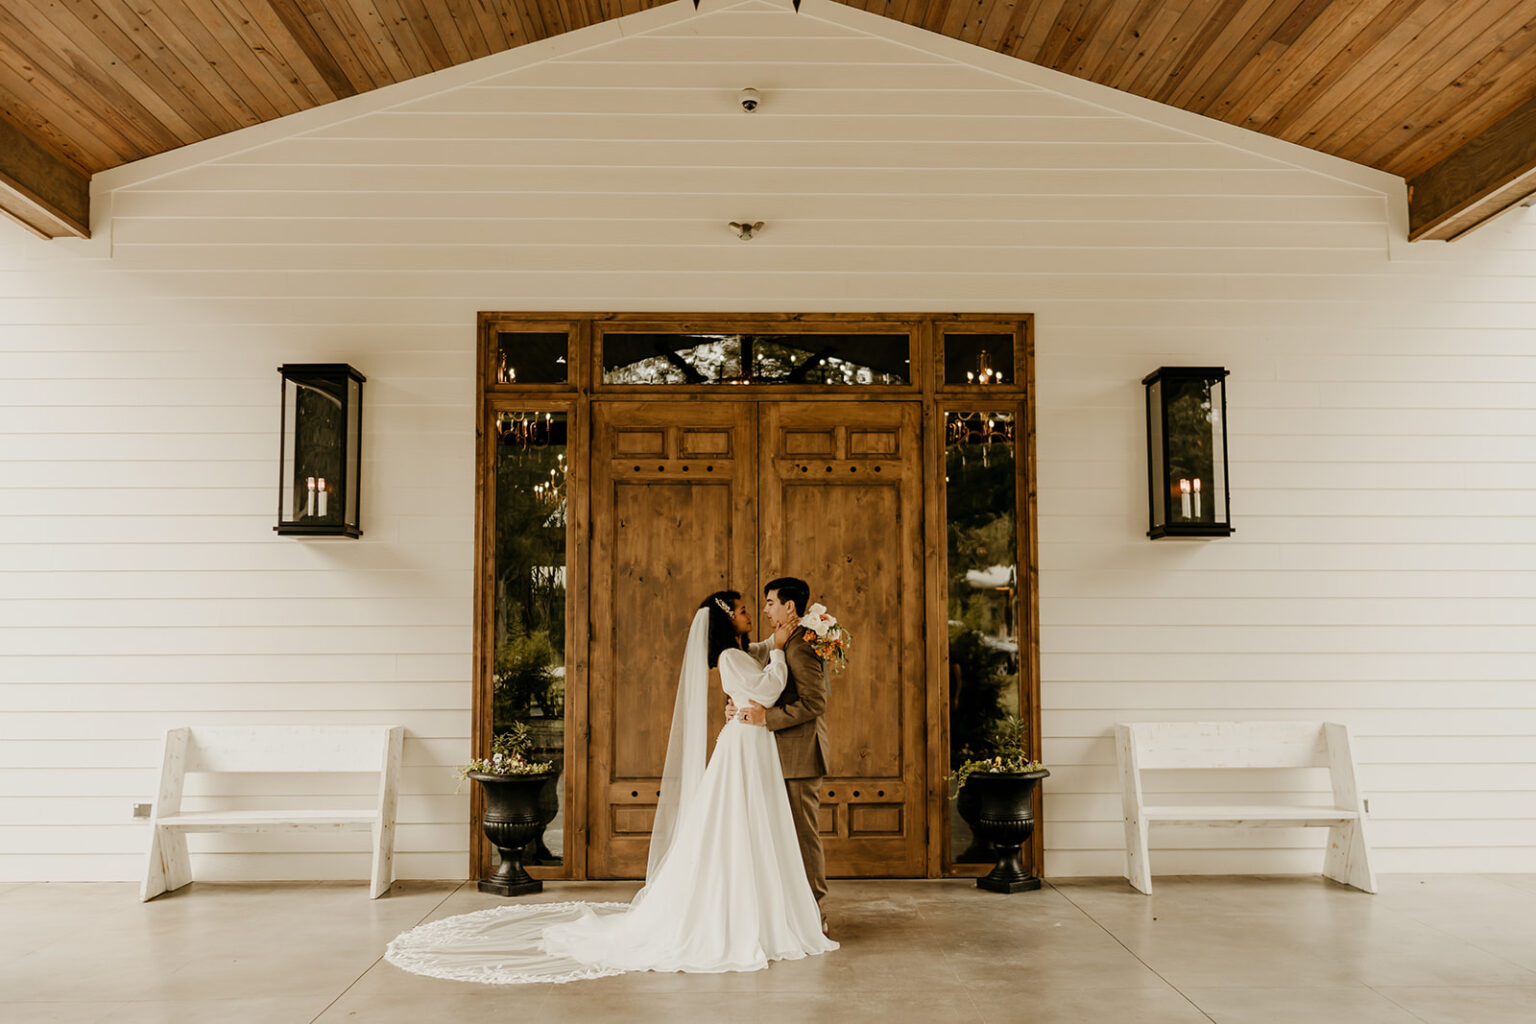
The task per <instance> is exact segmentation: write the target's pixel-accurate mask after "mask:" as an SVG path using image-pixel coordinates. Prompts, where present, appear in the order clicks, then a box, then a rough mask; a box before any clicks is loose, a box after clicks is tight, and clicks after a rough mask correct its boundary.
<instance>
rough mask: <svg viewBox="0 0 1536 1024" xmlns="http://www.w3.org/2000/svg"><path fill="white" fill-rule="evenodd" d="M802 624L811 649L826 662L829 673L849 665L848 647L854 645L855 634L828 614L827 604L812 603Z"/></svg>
mask: <svg viewBox="0 0 1536 1024" xmlns="http://www.w3.org/2000/svg"><path fill="white" fill-rule="evenodd" d="M800 625H802V626H804V627H805V629H806V631H807V634H808V635H807V636H806V638H805V639H806V642H807V643H809V644H810V645H811V650H813V651H815V652H816V656H817V657H818V658H820V659H821V660H822V661H824V662H826V665H827V672H828V673H830V674H832V675H836V674H837V673H838V672H841V671H842V670H843V669H845V668H847V667H848V648H850V647H852V646H853V634H851V633H849V632H848V630H847V628H846V627H844V626H840V625H838V622H837V619H835V618H833V617H832V616H831V615H828V614H827V606H826V605H824V604H813V605H811V606H810V608H808V609H806V612H805V614H804V615H803V616H801V617H800Z"/></svg>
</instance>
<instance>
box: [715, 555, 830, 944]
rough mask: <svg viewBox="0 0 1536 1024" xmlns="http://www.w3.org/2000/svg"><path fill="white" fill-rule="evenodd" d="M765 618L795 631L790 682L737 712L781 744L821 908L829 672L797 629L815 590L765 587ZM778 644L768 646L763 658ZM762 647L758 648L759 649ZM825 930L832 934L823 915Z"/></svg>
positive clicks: (787, 581)
mask: <svg viewBox="0 0 1536 1024" xmlns="http://www.w3.org/2000/svg"><path fill="white" fill-rule="evenodd" d="M763 595H764V602H763V615H764V617H765V618H767V620H768V625H770V626H772V627H773V628H774V630H775V631H777V630H779V629H781V628H784V627H789V628H790V629H791V630H792V631H791V632H790V634H789V639H788V640H786V641H785V642H784V661H785V662H786V664H787V665H788V668H789V683H788V685H786V686H785V687H784V693H783V694H782V695H781V696H780V697H779V700H778V703H776V704H775V705H774V706H773V707H771V708H764V707H763V706H762V705H760V704H758V703H757V702H756V701H753V702H752V703H750V704H748V705H747V706H746V707H745V708H742V709H740V710H739V711H736V709H735V708H733V707H727V709H726V711H727V713H728V714H729V713H732V712H736V713H737V714H738V716H739V717H740V718H741V720H742V721H743V722H746V723H747V724H748V725H766V726H767V727H768V728H769V729H771V730H773V734H774V737H775V739H777V740H778V743H779V761H780V762H781V763H782V764H783V766H784V788H785V789H786V790H787V791H788V792H789V811H790V814H791V815H792V816H793V817H794V819H795V835H796V837H797V838H798V839H799V840H800V859H801V860H802V861H804V863H805V875H806V878H807V879H808V880H809V881H810V883H811V893H812V894H813V895H814V896H815V897H816V905H817V906H820V905H821V900H822V897H823V896H825V895H826V894H827V860H826V855H825V854H824V853H823V852H822V848H821V832H820V829H819V828H818V825H819V821H818V819H819V817H820V814H819V810H820V804H821V780H822V777H823V776H825V775H826V774H827V720H826V719H825V718H824V717H823V715H824V714H825V712H826V710H827V672H826V667H825V666H824V665H823V664H822V662H821V659H820V658H819V657H817V656H816V652H815V651H813V650H811V645H810V644H809V643H808V642H807V641H806V635H805V633H806V631H805V630H804V629H803V628H796V624H797V623H799V621H800V617H801V616H802V615H804V614H805V609H806V607H807V606H808V605H809V604H810V602H811V588H810V585H809V584H807V583H806V582H805V580H801V579H796V578H795V577H793V576H783V577H780V578H779V579H776V580H772V581H770V582H769V583H768V585H767V586H765V587H764V588H763ZM772 643H773V640H772V639H770V640H768V641H766V642H765V645H764V650H763V657H766V656H767V651H768V650H769V649H771V647H768V646H767V645H771V644H772ZM755 646H757V645H754V647H755ZM821 930H822V931H823V932H825V931H826V930H827V919H826V916H825V915H823V916H822V919H821Z"/></svg>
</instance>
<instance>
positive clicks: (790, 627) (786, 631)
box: [773, 622, 800, 651]
mask: <svg viewBox="0 0 1536 1024" xmlns="http://www.w3.org/2000/svg"><path fill="white" fill-rule="evenodd" d="M799 628H800V623H798V622H786V623H784V625H782V626H780V627H779V628H778V629H775V630H774V631H773V647H774V650H778V651H782V650H783V649H784V645H785V644H787V643H789V638H790V637H792V636H794V635H795V630H797V629H799Z"/></svg>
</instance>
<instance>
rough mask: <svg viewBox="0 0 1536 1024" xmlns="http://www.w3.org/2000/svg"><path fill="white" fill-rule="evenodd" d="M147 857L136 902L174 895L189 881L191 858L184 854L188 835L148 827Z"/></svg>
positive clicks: (172, 830) (167, 829)
mask: <svg viewBox="0 0 1536 1024" xmlns="http://www.w3.org/2000/svg"><path fill="white" fill-rule="evenodd" d="M149 831H150V840H149V857H148V858H147V861H148V863H147V864H146V865H145V868H144V883H143V885H141V886H140V888H139V900H140V901H141V902H143V901H145V900H152V899H154V898H155V897H156V896H159V895H160V894H161V893H163V892H175V891H176V890H177V889H180V888H181V887H182V886H184V885H186V884H187V883H188V882H190V881H192V858H191V857H189V856H188V855H187V836H186V833H185V832H181V831H179V830H177V829H170V828H161V827H160V826H159V825H151V826H150V829H149Z"/></svg>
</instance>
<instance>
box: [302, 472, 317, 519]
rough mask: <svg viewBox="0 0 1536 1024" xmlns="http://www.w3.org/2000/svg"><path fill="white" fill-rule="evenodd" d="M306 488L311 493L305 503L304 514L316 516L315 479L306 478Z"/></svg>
mask: <svg viewBox="0 0 1536 1024" xmlns="http://www.w3.org/2000/svg"><path fill="white" fill-rule="evenodd" d="M304 487H305V489H306V490H307V491H308V492H309V497H308V500H307V501H305V503H304V514H305V515H306V516H312V515H314V514H315V478H314V477H312V476H311V477H305V478H304Z"/></svg>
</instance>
